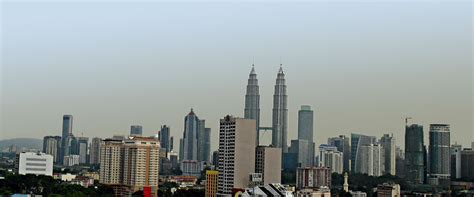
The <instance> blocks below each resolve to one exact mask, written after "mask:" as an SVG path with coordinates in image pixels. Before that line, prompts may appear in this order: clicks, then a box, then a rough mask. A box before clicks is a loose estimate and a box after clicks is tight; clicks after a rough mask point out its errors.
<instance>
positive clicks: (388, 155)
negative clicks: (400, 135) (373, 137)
mask: <svg viewBox="0 0 474 197" xmlns="http://www.w3.org/2000/svg"><path fill="white" fill-rule="evenodd" d="M380 144H381V145H382V148H383V150H384V158H385V161H384V165H385V169H383V171H384V172H383V173H384V174H391V175H395V174H396V173H397V169H396V154H395V151H396V149H397V147H396V146H395V138H394V137H393V134H392V135H391V136H390V135H389V134H384V135H383V136H382V138H381V139H380Z"/></svg>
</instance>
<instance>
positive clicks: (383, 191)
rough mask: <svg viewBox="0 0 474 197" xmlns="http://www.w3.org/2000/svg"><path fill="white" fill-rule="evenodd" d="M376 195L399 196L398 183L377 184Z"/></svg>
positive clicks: (385, 196)
mask: <svg viewBox="0 0 474 197" xmlns="http://www.w3.org/2000/svg"><path fill="white" fill-rule="evenodd" d="M377 197H401V193H400V185H399V184H388V183H384V184H380V185H378V186H377Z"/></svg>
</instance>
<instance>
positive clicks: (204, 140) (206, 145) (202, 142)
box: [197, 120, 211, 162]
mask: <svg viewBox="0 0 474 197" xmlns="http://www.w3.org/2000/svg"><path fill="white" fill-rule="evenodd" d="M197 142H198V151H197V154H198V156H197V160H198V161H204V162H209V157H210V151H211V147H210V145H211V129H210V128H206V121H205V120H198V133H197Z"/></svg>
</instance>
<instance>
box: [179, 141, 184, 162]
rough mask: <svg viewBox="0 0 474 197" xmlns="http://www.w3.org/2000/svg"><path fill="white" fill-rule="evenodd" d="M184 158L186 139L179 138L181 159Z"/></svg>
mask: <svg viewBox="0 0 474 197" xmlns="http://www.w3.org/2000/svg"><path fill="white" fill-rule="evenodd" d="M183 160H184V139H183V138H180V139H179V161H183Z"/></svg>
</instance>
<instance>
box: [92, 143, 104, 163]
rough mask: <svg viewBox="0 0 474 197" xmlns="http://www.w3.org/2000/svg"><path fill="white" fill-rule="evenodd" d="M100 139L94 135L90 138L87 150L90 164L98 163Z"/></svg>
mask: <svg viewBox="0 0 474 197" xmlns="http://www.w3.org/2000/svg"><path fill="white" fill-rule="evenodd" d="M101 143H102V139H100V138H98V137H95V138H92V142H91V146H90V151H89V163H90V164H99V163H100V144H101Z"/></svg>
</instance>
